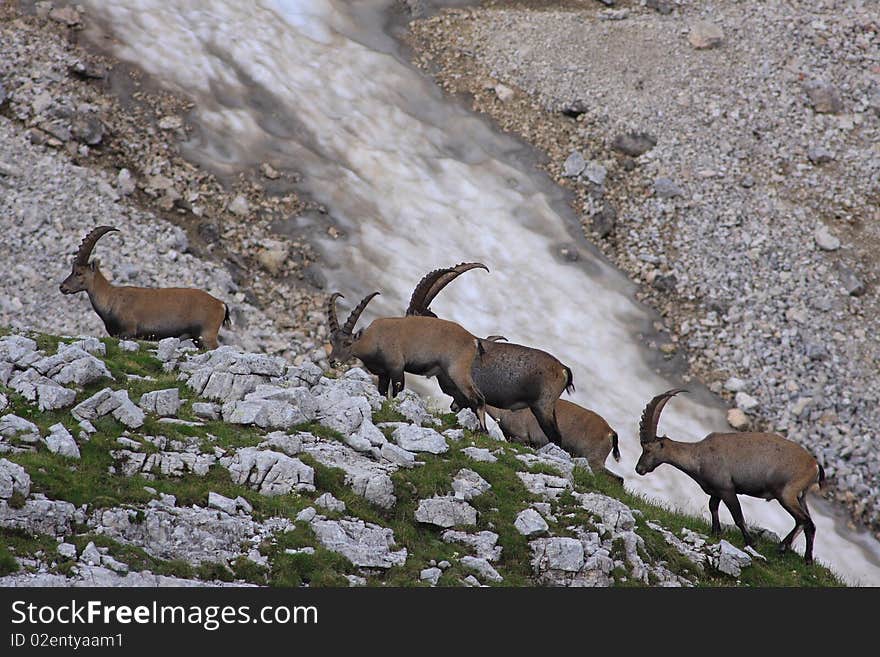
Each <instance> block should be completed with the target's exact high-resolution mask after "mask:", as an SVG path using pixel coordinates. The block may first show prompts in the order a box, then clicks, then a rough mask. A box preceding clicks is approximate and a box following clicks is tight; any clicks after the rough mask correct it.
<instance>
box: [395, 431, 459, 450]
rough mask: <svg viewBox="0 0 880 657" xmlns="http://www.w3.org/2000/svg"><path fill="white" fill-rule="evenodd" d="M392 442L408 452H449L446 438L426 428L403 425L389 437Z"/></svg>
mask: <svg viewBox="0 0 880 657" xmlns="http://www.w3.org/2000/svg"><path fill="white" fill-rule="evenodd" d="M391 438H392V440H394V442H396V443H397V444H398V445H399V446H400V447H402V448H403V449H405V450H407V451H410V452H428V453H429V454H443V453H444V452H446V451H448V450H449V445H448V444H447V442H446V438H444V437H443V436H442V435H440V434H439V433H437V432H436V431H434V430H433V429H430V428H426V427H417V426H415V425H412V424H405V425H402V426H399V427H397V428H396V429H395V430H394V433H393V434H392V435H391Z"/></svg>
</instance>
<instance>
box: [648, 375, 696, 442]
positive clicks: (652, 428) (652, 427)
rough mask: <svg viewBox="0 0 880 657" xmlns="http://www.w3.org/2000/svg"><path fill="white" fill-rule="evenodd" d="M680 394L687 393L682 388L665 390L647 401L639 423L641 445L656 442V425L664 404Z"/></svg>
mask: <svg viewBox="0 0 880 657" xmlns="http://www.w3.org/2000/svg"><path fill="white" fill-rule="evenodd" d="M680 392H688V391H687V390H685V389H684V388H675V389H674V390H667V391H666V392H664V393H662V394H659V395H657V396H656V397H654V399H652V400H651V401H649V402H648V405H647V406H645V410H644V411H643V412H642V419H641V421H640V422H639V441H640V442H641V443H642V444H644V443H650V442H652V441H654V440H657V424H658V423H659V422H660V413H661V412H663V407H664V406H666V402H668V401H669V400H670V399H672V398H673V397H674V396H675V395H677V394H678V393H680Z"/></svg>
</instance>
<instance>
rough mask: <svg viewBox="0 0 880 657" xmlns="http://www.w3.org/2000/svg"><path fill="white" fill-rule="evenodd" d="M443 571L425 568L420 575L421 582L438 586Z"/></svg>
mask: <svg viewBox="0 0 880 657" xmlns="http://www.w3.org/2000/svg"><path fill="white" fill-rule="evenodd" d="M442 574H443V571H442V570H440V569H439V568H425V569H424V570H422V571H421V572H420V573H419V580H421V581H422V582H428V583H429V584H430V585H431V586H437V582H439V581H440V576H441V575H442Z"/></svg>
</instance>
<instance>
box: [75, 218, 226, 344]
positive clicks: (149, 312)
mask: <svg viewBox="0 0 880 657" xmlns="http://www.w3.org/2000/svg"><path fill="white" fill-rule="evenodd" d="M118 230H119V229H118V228H113V227H112V226H98V227H97V228H95V229H94V230H92V231H91V232H90V233H89V234H88V235H86V236H85V238H84V239H83V241H82V243H81V244H80V245H79V250H78V251H77V252H76V256H74V259H73V271H72V272H71V273H70V276H68V277H67V278H65V279H64V281H63V282H62V283H61V285H60V286H59V288H60V290H61V293H62V294H76V293H77V292H86V293H88V295H89V301H91V303H92V308H94V310H95V312H96V313H98V316H99V317H100V318H101V320H102V321H103V322H104V326H105V327H106V329H107V333H109V334H110V335H112V336H114V337H123V338H142V339H145V340H160V339H162V338H170V337H178V338H193V339H194V340H195V341H196V342H200V343H201V344H203V345H204V346H206V347H207V348H208V349H216V348H217V347H218V346H219V343H218V342H217V335H218V333H219V332H220V326H221V325H223V324H228V323H229V309H228V308H227V306H226V304H225V303H223V302H222V301H220V300H219V299H217V298H216V297H213V296H211V295H210V294H208V293H207V292H205V291H203V290H197V289H193V288H181V287H170V288H151V287H133V286H130V285H125V286H116V285H112V284H111V283H110V281H108V280H107V279H106V278H105V277H104V275H103V274H102V273H101V270H100V269H99V268H98V264H97V263H96V262H95V261H91V262H90V261H89V257H90V256H91V254H92V250H93V249H94V248H95V244H96V243H97V242H98V240H99V239H100V238H101V237H102V236H103V235H106V234H107V233H110V232H113V231H118Z"/></svg>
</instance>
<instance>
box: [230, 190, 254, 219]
mask: <svg viewBox="0 0 880 657" xmlns="http://www.w3.org/2000/svg"><path fill="white" fill-rule="evenodd" d="M228 210H229V211H230V212H231V213H232V214H234V215H236V216H238V217H246V216H248V214H250V211H251V207H250V204H249V203H248V201H247V199H246V198H245V197H244V196H242V195H241V194H239V195H238V196H236V197H235V198H234V199H232V202H231V203H230V204H229V208H228Z"/></svg>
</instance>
